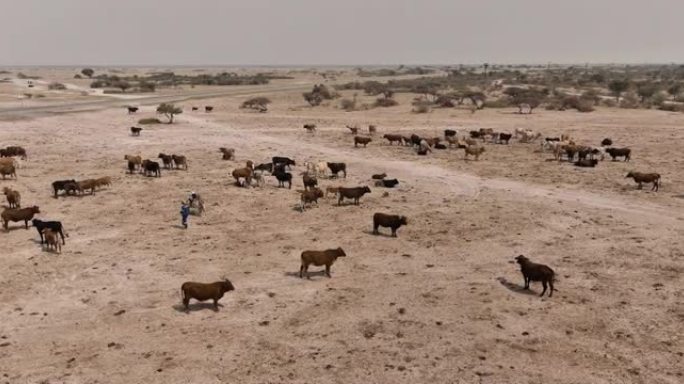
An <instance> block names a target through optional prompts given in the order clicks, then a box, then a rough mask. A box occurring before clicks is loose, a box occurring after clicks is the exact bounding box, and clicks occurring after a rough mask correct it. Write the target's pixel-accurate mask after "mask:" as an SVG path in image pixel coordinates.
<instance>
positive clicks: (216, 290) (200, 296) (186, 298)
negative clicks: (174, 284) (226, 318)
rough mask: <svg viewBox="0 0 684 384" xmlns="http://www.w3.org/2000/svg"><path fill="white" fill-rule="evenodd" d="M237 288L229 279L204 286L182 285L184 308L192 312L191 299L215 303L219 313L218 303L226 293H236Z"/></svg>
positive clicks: (215, 308) (191, 283)
mask: <svg viewBox="0 0 684 384" xmlns="http://www.w3.org/2000/svg"><path fill="white" fill-rule="evenodd" d="M234 290H235V287H234V286H233V283H231V282H230V281H229V280H228V279H225V280H223V281H217V282H214V283H209V284H204V283H195V282H192V281H188V282H185V283H183V285H181V295H182V296H183V307H185V310H186V311H189V310H190V299H195V300H197V301H206V300H213V301H214V310H215V311H218V301H219V300H221V298H222V297H223V295H224V294H225V293H226V292H230V291H234Z"/></svg>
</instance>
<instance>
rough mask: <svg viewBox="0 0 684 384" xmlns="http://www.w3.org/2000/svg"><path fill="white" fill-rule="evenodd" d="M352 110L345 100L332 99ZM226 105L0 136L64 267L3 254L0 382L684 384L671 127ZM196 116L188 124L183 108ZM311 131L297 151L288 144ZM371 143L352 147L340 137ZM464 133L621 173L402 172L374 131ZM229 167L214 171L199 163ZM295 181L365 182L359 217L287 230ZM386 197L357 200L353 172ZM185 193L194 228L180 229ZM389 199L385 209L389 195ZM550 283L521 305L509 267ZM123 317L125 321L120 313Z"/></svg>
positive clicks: (33, 245)
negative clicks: (99, 182) (223, 152)
mask: <svg viewBox="0 0 684 384" xmlns="http://www.w3.org/2000/svg"><path fill="white" fill-rule="evenodd" d="M347 96H349V95H347ZM243 99H244V96H241V97H226V98H221V99H215V100H210V101H207V102H206V103H208V104H213V105H214V106H215V107H216V110H217V112H216V113H213V114H205V113H197V112H190V108H189V107H190V106H191V105H193V102H187V103H184V106H185V110H186V112H185V113H184V114H183V115H181V116H179V117H178V122H177V123H176V124H173V125H159V126H153V127H145V130H144V131H143V132H142V136H141V137H131V136H129V133H128V127H130V126H131V125H134V124H135V122H136V121H137V119H139V118H141V117H145V116H152V114H153V107H144V108H143V109H142V111H141V112H140V113H138V114H137V115H134V116H129V115H126V113H125V112H124V111H122V110H121V109H109V110H103V111H98V112H89V113H80V114H65V115H58V116H53V117H43V118H37V119H31V120H22V121H16V122H0V143H1V144H2V145H3V146H6V145H14V144H19V145H23V146H25V147H26V148H27V149H28V151H29V156H30V157H29V160H28V161H26V162H22V166H21V168H20V169H19V171H18V173H19V178H18V180H16V181H14V180H5V181H0V187H4V186H11V187H13V188H15V189H18V190H19V191H20V192H21V193H22V196H23V198H22V202H23V205H24V206H29V205H33V204H36V205H39V206H40V209H41V211H42V214H41V215H40V217H41V218H43V219H52V220H61V221H62V222H63V223H64V224H65V227H66V230H67V231H68V232H69V235H70V237H69V238H68V239H67V244H66V246H65V247H64V248H63V252H62V254H59V255H58V254H53V253H49V252H45V251H42V250H41V247H40V244H39V242H38V234H37V233H36V231H35V229H34V228H29V230H28V231H27V230H25V229H24V228H23V227H22V226H21V225H19V224H18V223H14V224H13V225H12V226H11V230H10V231H9V232H7V233H0V239H1V241H2V249H3V251H2V254H3V264H4V267H3V268H2V272H1V274H0V300H1V302H2V303H3V306H2V307H1V308H0V313H1V314H2V317H1V318H2V321H1V322H0V337H1V339H0V375H2V377H1V379H2V380H0V382H7V383H39V382H43V383H139V382H147V383H225V382H240V383H279V382H288V383H311V382H318V383H362V382H367V383H399V382H401V383H422V382H432V383H550V382H553V383H680V382H681V381H682V380H683V378H682V376H683V375H684V369H683V368H682V367H683V364H682V361H683V355H684V344H683V338H684V326H683V325H682V324H683V321H684V302H683V294H684V292H683V287H684V279H683V277H682V272H684V260H683V256H684V236H683V235H684V199H682V198H681V197H682V194H684V172H682V156H681V148H682V146H683V145H684V131H682V129H681V127H682V126H683V125H684V116H683V115H681V114H670V113H666V112H657V111H643V110H642V111H631V110H630V111H628V110H617V109H610V110H608V109H601V110H599V111H597V112H594V113H591V114H578V113H575V112H546V111H540V112H538V113H535V114H533V115H531V116H521V115H516V114H512V113H510V112H511V111H510V110H485V111H481V112H477V113H476V114H470V112H468V111H465V110H454V109H451V110H436V111H434V112H432V113H430V114H426V115H415V114H411V113H410V112H409V110H410V106H409V105H408V99H409V97H408V96H405V97H404V96H402V95H400V96H399V100H400V103H401V105H400V106H399V107H395V108H390V109H376V110H371V111H361V112H351V113H346V112H342V111H340V110H338V109H336V108H332V107H325V106H324V107H319V108H316V109H311V108H308V107H306V106H304V105H303V100H302V99H301V95H300V94H299V93H298V92H289V93H278V94H273V95H272V96H271V99H272V100H273V102H274V103H273V106H272V108H271V110H270V112H269V113H267V114H255V113H249V112H245V111H241V110H239V109H238V108H237V106H238V105H239V103H240V102H241V101H242V100H243ZM204 103H205V102H202V103H201V104H200V105H203V104H204ZM309 122H313V123H316V124H317V125H318V127H319V132H318V133H316V134H315V135H309V134H307V133H306V132H305V131H304V130H303V129H302V128H301V125H302V124H304V123H309ZM353 123H358V124H360V125H363V126H366V125H367V124H376V125H377V126H378V127H379V133H378V135H377V137H376V138H375V139H374V141H373V142H372V143H371V144H370V145H369V146H368V148H366V149H363V148H358V149H356V148H354V147H353V145H352V137H351V135H350V134H349V133H348V132H347V130H346V128H344V125H345V124H353ZM479 127H491V128H495V129H497V130H503V131H513V130H514V129H515V128H517V127H522V128H531V129H535V130H539V131H541V132H543V133H544V134H546V135H548V136H555V135H559V134H560V133H566V132H567V133H570V134H571V135H572V136H573V137H575V138H576V140H577V141H578V142H580V143H589V144H598V143H599V142H600V140H601V139H602V138H603V137H611V138H613V140H614V141H615V142H616V144H617V145H624V146H629V147H631V148H632V149H633V151H634V152H633V153H634V155H633V159H632V161H631V162H630V163H623V162H610V161H604V162H603V163H601V164H600V165H599V166H598V167H597V168H596V169H575V167H573V166H571V165H569V164H566V163H563V164H559V163H557V162H553V161H546V159H547V158H551V155H550V154H542V153H539V152H538V145H537V144H520V143H517V142H513V143H512V144H511V145H509V146H504V145H490V144H487V146H486V148H487V152H485V154H484V156H483V157H482V159H481V160H480V161H479V162H475V161H468V162H466V161H464V160H463V151H462V150H448V151H437V152H436V153H434V154H433V155H430V156H428V157H418V156H416V155H415V154H414V153H413V152H412V151H411V150H410V149H408V148H404V147H397V146H394V147H392V146H389V145H387V144H386V143H384V142H383V141H382V139H381V138H380V136H381V135H382V134H383V133H388V132H399V131H401V132H406V133H410V132H417V133H423V134H429V135H431V136H440V135H441V134H442V131H443V129H445V128H455V129H457V130H459V131H467V130H469V129H476V128H479ZM221 146H225V147H233V148H235V149H236V151H237V160H236V161H222V160H221V159H220V154H219V153H218V150H217V149H218V147H221ZM159 152H166V153H182V154H185V155H186V156H188V158H189V159H190V169H189V171H187V172H185V171H162V177H161V178H159V179H156V178H146V177H143V176H140V175H137V174H135V175H128V174H126V173H125V162H124V161H123V156H124V155H125V154H142V155H143V156H144V157H150V158H152V157H156V155H157V154H158V153H159ZM274 155H282V156H290V157H293V158H295V159H296V160H297V163H298V166H297V167H295V171H293V173H294V174H295V185H294V186H293V188H292V190H286V189H278V188H276V185H277V183H276V181H275V180H274V179H273V178H272V177H269V178H268V180H267V185H266V186H265V187H264V188H250V189H245V188H239V187H237V186H235V185H234V183H233V180H232V179H231V177H230V172H231V171H232V169H234V168H236V167H239V166H243V164H244V162H245V160H248V159H251V160H253V161H255V162H257V163H259V162H267V161H268V159H270V157H271V156H274ZM307 160H316V161H321V160H323V161H344V162H346V163H347V164H348V172H349V175H348V177H347V178H346V180H345V179H340V180H328V179H323V180H321V184H322V186H323V187H325V186H329V185H345V186H356V185H369V186H370V188H371V189H372V193H371V194H370V195H367V196H365V197H364V198H362V200H361V204H360V206H352V205H347V206H342V207H338V206H336V204H334V202H333V199H327V200H326V199H323V200H321V201H320V203H319V206H318V207H314V208H312V209H310V210H307V211H305V212H304V213H300V212H299V211H298V210H297V209H296V208H297V205H298V204H297V203H298V193H297V192H296V189H301V188H302V184H301V176H299V174H300V172H301V171H302V170H303V167H302V165H301V164H302V163H303V162H304V161H307ZM631 169H634V170H638V171H645V172H649V171H657V172H659V173H661V174H662V175H663V184H662V187H661V191H660V192H658V193H653V192H650V191H648V188H646V189H645V190H643V191H637V190H636V189H635V185H634V184H633V182H632V181H631V180H629V179H625V178H624V176H625V174H626V172H627V171H628V170H631ZM383 171H385V172H387V173H388V174H389V175H390V177H396V178H398V179H399V181H400V184H399V186H398V187H397V188H395V189H390V190H384V189H381V188H378V187H375V186H374V185H373V184H372V183H371V181H370V180H369V179H370V175H371V174H373V173H380V172H383ZM101 176H112V178H113V179H114V183H113V185H112V186H111V187H108V188H104V189H102V190H101V191H98V192H96V193H95V194H94V195H93V196H90V195H85V196H82V197H60V198H59V199H54V198H53V197H52V195H51V194H52V191H51V188H50V183H51V182H52V181H54V180H58V179H66V178H72V177H73V178H76V179H84V178H90V177H101ZM191 190H194V191H197V192H199V193H201V195H202V196H203V197H204V199H205V200H206V204H207V212H206V215H205V216H203V217H201V218H198V217H191V220H190V228H189V229H188V230H183V229H182V228H179V224H180V217H179V214H178V211H179V202H180V201H181V200H182V199H184V198H186V197H187V194H188V192H189V191H191ZM385 192H387V194H386V195H385ZM374 212H388V213H398V214H404V215H407V216H408V217H409V219H410V223H409V225H408V226H407V227H404V228H401V229H400V230H399V237H398V238H396V239H395V238H390V237H388V236H384V235H383V236H373V235H371V233H370V232H371V229H372V228H371V215H372V214H373V213H374ZM338 246H340V247H342V248H343V249H344V250H345V251H346V253H347V257H345V258H342V259H340V260H338V262H337V263H336V264H335V265H334V266H333V268H332V274H333V277H332V279H328V278H326V277H324V276H323V275H322V274H321V273H320V272H319V270H318V269H314V271H316V273H314V274H313V276H312V279H311V280H310V281H307V280H306V279H304V280H300V279H299V277H298V276H297V272H298V269H299V254H300V253H301V251H302V250H305V249H325V248H332V247H338ZM521 253H522V254H525V255H527V256H528V257H529V258H531V259H532V260H534V261H538V262H541V263H545V264H548V265H550V266H551V267H552V268H553V269H554V270H555V271H556V273H557V276H558V281H557V284H556V286H557V288H558V291H557V292H556V294H554V296H553V297H552V298H546V297H545V298H543V299H541V298H539V297H538V294H539V292H540V291H541V287H540V285H539V284H538V283H535V284H533V286H532V292H525V291H522V290H521V284H522V276H521V275H520V272H519V270H518V267H517V265H516V264H513V263H512V261H513V257H514V256H516V255H518V254H521ZM224 276H226V277H228V278H229V279H231V281H232V282H233V283H234V285H235V286H236V291H234V292H231V293H229V294H227V295H226V296H225V297H224V298H223V299H222V301H221V303H222V305H223V306H222V307H221V309H220V311H219V312H214V311H212V310H211V306H210V305H207V304H204V305H203V304H193V305H192V307H191V309H192V310H191V312H190V313H189V314H186V313H184V312H183V311H182V308H181V306H180V301H181V299H180V292H179V288H180V285H181V283H183V282H184V281H188V280H191V281H205V282H209V281H215V280H218V279H220V278H222V277H224ZM122 311H123V312H122Z"/></svg>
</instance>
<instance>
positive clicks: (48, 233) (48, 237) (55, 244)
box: [40, 228, 62, 253]
mask: <svg viewBox="0 0 684 384" xmlns="http://www.w3.org/2000/svg"><path fill="white" fill-rule="evenodd" d="M43 236H45V246H46V248H47V250H48V251H49V250H50V249H53V250H55V251H57V253H62V245H61V244H60V243H59V238H58V237H57V233H55V232H53V231H52V230H51V229H50V228H45V229H43V231H42V232H41V233H40V237H41V239H42V238H43ZM41 244H43V242H42V240H41Z"/></svg>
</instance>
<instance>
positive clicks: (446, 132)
mask: <svg viewBox="0 0 684 384" xmlns="http://www.w3.org/2000/svg"><path fill="white" fill-rule="evenodd" d="M454 136H456V131H454V130H453V129H445V130H444V137H454Z"/></svg>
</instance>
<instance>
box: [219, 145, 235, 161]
mask: <svg viewBox="0 0 684 384" xmlns="http://www.w3.org/2000/svg"><path fill="white" fill-rule="evenodd" d="M219 152H221V153H222V154H223V160H232V159H233V157H234V156H235V149H233V148H224V147H221V148H219Z"/></svg>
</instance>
